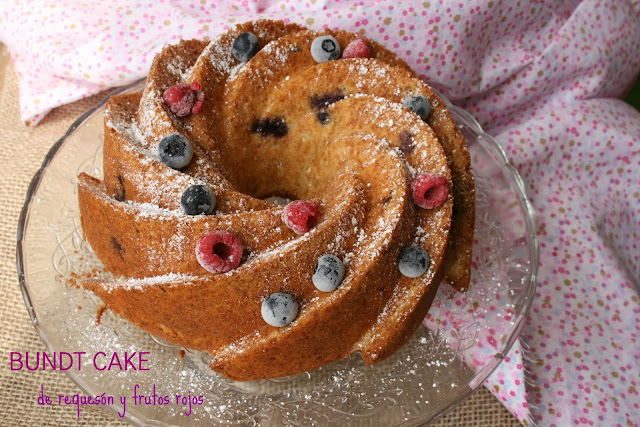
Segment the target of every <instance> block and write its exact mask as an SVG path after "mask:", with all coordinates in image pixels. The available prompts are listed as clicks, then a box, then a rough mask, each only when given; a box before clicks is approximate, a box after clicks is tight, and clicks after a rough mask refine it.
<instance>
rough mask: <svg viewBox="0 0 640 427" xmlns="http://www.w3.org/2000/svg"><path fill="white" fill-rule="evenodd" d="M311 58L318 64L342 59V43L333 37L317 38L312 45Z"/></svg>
mask: <svg viewBox="0 0 640 427" xmlns="http://www.w3.org/2000/svg"><path fill="white" fill-rule="evenodd" d="M311 56H313V59H315V60H316V62H326V61H331V60H333V59H338V58H339V57H340V43H338V40H336V39H335V38H334V37H332V36H320V37H316V38H315V40H314V41H313V43H311Z"/></svg>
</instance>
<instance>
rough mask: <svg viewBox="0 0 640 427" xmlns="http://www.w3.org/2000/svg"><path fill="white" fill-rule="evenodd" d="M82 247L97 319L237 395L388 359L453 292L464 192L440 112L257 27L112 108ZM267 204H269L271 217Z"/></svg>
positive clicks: (467, 196) (160, 69)
mask: <svg viewBox="0 0 640 427" xmlns="http://www.w3.org/2000/svg"><path fill="white" fill-rule="evenodd" d="M78 198H79V205H80V212H81V219H82V227H83V230H84V234H85V236H86V239H87V240H88V241H89V243H90V244H91V246H92V248H93V250H94V251H95V253H96V254H97V256H98V257H99V258H100V260H101V261H102V262H103V264H104V265H105V267H106V269H107V270H109V271H110V272H111V273H113V278H109V279H105V278H102V277H99V276H98V275H95V276H92V277H89V278H85V279H83V280H82V281H81V284H82V286H84V287H85V288H86V289H89V290H91V291H93V292H94V293H95V294H97V295H98V296H99V297H100V298H101V299H102V300H103V302H104V303H105V305H106V307H108V308H109V309H111V310H112V311H113V312H115V313H117V314H119V315H121V316H122V317H124V318H126V319H128V320H130V321H131V322H133V323H134V324H136V325H138V326H139V327H141V328H143V329H145V330H147V331H148V332H150V333H151V334H153V335H155V336H158V337H161V338H163V339H165V340H166V341H168V342H171V343H173V344H176V345H179V346H184V347H187V348H191V349H195V350H202V351H206V352H208V353H210V354H211V355H212V357H213V361H212V363H211V368H212V369H214V370H216V371H218V372H220V373H222V374H223V375H225V376H226V377H228V378H230V379H234V380H253V379H261V378H273V377H280V376H286V375H292V374H295V373H299V372H303V371H306V370H310V369H314V368H318V367H320V366H322V365H325V364H327V363H330V362H332V361H334V360H338V359H342V358H345V357H346V356H348V355H349V354H351V353H353V352H356V351H360V352H361V354H362V357H363V359H364V360H365V361H366V363H367V364H373V363H376V362H378V361H380V360H382V359H384V358H386V357H387V356H389V355H391V354H392V353H393V352H395V351H396V350H397V349H398V348H400V347H401V346H402V345H403V344H404V343H405V342H406V341H407V340H408V339H409V337H410V336H411V335H412V334H413V332H414V331H415V330H416V329H417V328H418V326H419V325H420V323H421V321H422V319H423V318H424V317H425V315H426V313H427V311H428V309H429V306H430V305H431V302H432V300H433V298H434V296H435V293H436V290H437V287H438V284H439V283H440V281H441V280H442V279H443V278H444V280H446V281H448V282H449V283H451V284H452V285H453V286H454V287H455V288H457V289H459V290H464V289H466V287H467V286H468V283H469V269H470V257H471V245H472V240H473V224H474V216H475V211H474V187H473V179H472V176H471V172H470V161H469V154H468V151H467V148H466V145H465V143H464V140H463V138H462V136H461V134H460V132H459V131H458V129H457V128H456V125H455V123H454V121H453V120H452V119H451V116H450V114H449V112H448V111H447V109H446V105H445V104H444V103H443V101H442V100H440V99H439V98H438V97H437V96H436V95H435V94H434V93H433V91H432V90H431V89H430V88H429V87H428V86H427V85H426V84H425V83H424V82H423V81H421V80H420V79H418V78H417V77H416V75H415V73H414V72H413V71H412V70H411V69H410V68H409V67H408V66H407V65H406V63H405V62H404V61H402V60H401V59H399V58H397V57H396V55H395V54H393V53H392V52H390V51H389V50H387V49H385V48H384V47H383V46H381V45H379V44H378V43H376V42H374V41H372V40H369V39H366V38H364V37H362V36H361V35H357V34H352V33H348V32H344V31H329V30H327V31H323V32H314V31H310V30H307V29H304V28H302V27H300V26H298V25H293V24H285V23H283V22H274V21H266V20H261V21H257V22H253V23H245V24H242V25H239V26H238V27H236V28H234V29H232V30H229V31H227V32H226V33H225V34H223V35H221V36H220V37H218V38H216V39H215V40H213V41H211V42H204V41H197V40H191V41H182V42H180V43H179V44H177V45H174V46H169V47H167V48H165V49H164V50H163V51H162V52H161V53H160V54H159V55H158V56H157V57H156V58H155V60H154V62H153V65H152V67H151V70H150V74H149V77H148V78H147V82H146V86H145V89H144V91H143V92H142V93H129V94H121V95H116V96H113V97H111V98H110V100H109V101H108V103H107V107H106V112H105V142H104V178H103V181H100V180H98V179H96V178H93V177H90V176H88V175H86V174H80V176H79V184H78ZM274 201H277V203H274Z"/></svg>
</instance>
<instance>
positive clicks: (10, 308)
mask: <svg viewBox="0 0 640 427" xmlns="http://www.w3.org/2000/svg"><path fill="white" fill-rule="evenodd" d="M103 95H104V94H101V95H95V96H92V97H90V98H87V99H83V100H80V101H77V102H74V103H73V104H69V105H65V106H63V107H59V108H56V109H55V110H53V111H52V112H51V113H50V114H49V115H48V116H47V117H46V118H45V119H44V120H43V121H42V122H41V123H40V124H39V125H38V126H37V127H36V128H35V129H28V128H26V127H25V126H24V125H23V124H22V123H21V121H20V116H19V113H18V82H17V79H16V75H15V72H14V69H13V65H12V64H11V62H10V60H9V56H8V54H7V51H6V49H5V48H4V46H3V45H1V44H0V217H1V220H0V221H1V222H0V224H1V226H0V238H1V239H2V240H1V242H0V275H1V278H2V281H1V286H2V292H1V293H0V295H1V298H2V302H1V303H0V322H1V325H0V349H1V351H2V358H1V362H0V363H1V365H2V369H1V370H0V420H2V421H1V423H2V425H3V426H13V425H16V426H17V425H20V426H24V425H30V426H45V425H47V426H59V425H99V426H116V425H118V426H120V425H126V424H124V423H122V422H121V421H119V420H118V419H116V418H114V416H113V415H112V414H111V413H109V412H107V411H106V410H104V409H103V408H101V407H93V406H91V405H88V406H84V407H83V408H82V413H81V418H80V419H78V418H76V413H75V409H74V407H73V406H64V405H63V406H58V405H55V404H54V405H52V406H48V407H45V406H39V405H38V404H37V402H36V398H37V396H38V393H39V391H40V385H41V384H43V385H44V388H45V389H46V390H48V394H49V395H51V396H55V395H57V394H66V395H71V394H74V393H77V392H78V391H79V389H78V388H77V387H76V386H75V384H73V382H71V380H70V379H69V378H68V377H67V376H66V375H65V374H64V373H61V372H57V371H56V372H53V371H34V372H29V371H14V372H12V371H11V370H10V365H9V360H10V359H9V353H10V352H11V351H20V352H22V353H24V352H27V351H28V352H36V351H44V350H45V348H44V345H43V344H42V342H41V341H40V338H39V337H38V335H37V333H36V331H35V329H34V328H33V326H32V325H31V321H30V319H29V315H28V313H27V310H26V309H25V306H24V302H23V300H22V295H21V293H20V287H19V284H18V276H17V272H16V262H15V258H16V257H15V254H16V230H17V227H18V217H19V215H20V210H21V209H22V205H23V203H24V199H25V195H26V192H27V187H28V186H29V182H30V181H31V178H32V177H33V175H34V173H35V172H36V171H37V169H38V168H39V167H40V164H41V162H42V160H43V159H44V157H45V155H46V154H47V152H48V151H49V149H50V147H51V146H52V145H53V144H54V143H55V142H56V140H57V139H58V138H59V137H60V136H61V135H62V134H64V132H65V131H66V130H67V128H68V127H69V125H71V123H72V122H73V121H74V120H75V119H76V118H77V117H78V116H79V115H80V114H82V113H83V112H84V111H86V110H87V109H88V108H89V107H91V106H92V105H94V104H96V103H97V102H98V101H99V100H100V99H101V98H102V96H103ZM435 425H436V426H439V427H442V426H453V425H455V426H459V425H462V426H516V425H519V423H518V421H517V420H516V418H515V417H513V416H512V415H511V414H510V413H509V412H508V411H507V410H506V409H505V408H504V407H503V406H502V405H501V404H500V402H498V401H497V400H496V399H495V398H494V397H493V395H491V393H489V391H487V390H486V389H485V388H484V387H480V389H479V390H478V391H477V392H476V393H474V394H473V395H472V396H471V397H470V398H469V399H467V401H466V402H464V403H463V404H462V405H460V406H459V407H458V408H456V409H455V410H454V411H453V412H451V413H450V414H448V415H447V416H446V417H444V418H442V419H441V420H439V421H438V422H437V423H436V424H435Z"/></svg>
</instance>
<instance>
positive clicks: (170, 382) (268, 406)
mask: <svg viewBox="0 0 640 427" xmlns="http://www.w3.org/2000/svg"><path fill="white" fill-rule="evenodd" d="M140 87H141V83H140V82H138V83H137V84H135V85H132V86H130V87H127V88H122V89H120V90H117V91H116V92H114V93H120V92H124V91H132V90H137V89H139V88H140ZM443 99H444V97H443ZM105 102H106V100H103V101H102V102H100V103H99V104H98V105H96V106H95V107H93V108H92V109H91V110H89V111H87V112H86V113H85V114H83V115H82V116H81V117H80V118H79V119H78V120H77V121H76V122H75V123H74V124H73V125H72V126H71V128H70V129H69V130H68V131H67V133H66V134H65V135H64V136H63V137H62V138H61V139H60V140H59V141H58V142H57V143H56V144H55V145H54V146H53V148H52V149H51V151H50V152H49V154H48V155H47V157H46V159H45V160H44V162H43V164H42V167H41V169H40V170H39V171H38V172H37V173H36V175H35V177H34V178H33V181H32V183H31V186H30V187H29V191H28V195H27V199H26V203H25V205H24V208H23V210H22V215H21V217H20V223H19V227H18V246H17V263H18V274H19V279H20V286H21V289H22V293H23V296H24V301H25V304H26V307H27V310H28V311H29V314H30V316H31V319H32V322H33V325H34V326H35V328H36V330H37V331H38V333H39V335H40V337H41V339H42V341H43V342H44V343H45V345H46V347H47V351H48V352H49V353H52V352H54V351H56V352H68V353H73V352H85V353H86V357H84V358H83V359H82V365H81V369H80V370H78V369H70V370H68V371H66V372H67V374H68V375H69V376H70V377H71V379H72V380H73V381H74V382H75V383H76V384H77V385H78V386H79V387H80V388H81V389H82V390H83V391H84V392H85V393H86V394H87V395H91V396H101V395H102V394H103V393H104V395H105V396H113V397H114V404H113V405H110V406H109V407H110V408H111V409H112V410H113V411H114V412H117V413H119V414H122V413H123V407H122V405H121V404H120V399H119V398H120V397H121V396H125V397H126V398H127V400H126V411H124V414H125V416H124V418H126V419H127V420H128V421H130V422H132V423H134V424H138V425H160V426H168V425H211V424H213V425H216V424H219V425H257V424H259V425H310V424H314V425H371V426H377V425H403V426H408V425H418V424H424V423H429V422H431V421H433V420H435V419H436V418H438V417H439V416H441V415H443V414H444V413H446V412H447V411H449V410H450V409H451V408H453V407H454V406H455V405H457V404H459V403H460V402H462V401H463V400H464V399H465V398H466V397H468V396H469V395H470V394H471V393H472V392H473V391H474V390H475V389H476V388H478V387H479V386H480V385H481V384H482V383H483V381H484V380H485V379H486V378H487V377H488V376H489V374H490V373H491V372H492V371H493V370H494V369H495V368H496V366H498V364H499V363H500V362H501V361H502V359H503V358H504V357H505V355H506V354H507V352H508V351H509V349H510V347H511V345H512V344H513V342H514V341H515V340H516V338H517V337H518V334H519V332H520V330H521V328H522V325H523V323H524V318H525V316H526V315H527V313H528V311H529V308H530V306H531V302H532V299H533V297H534V294H535V287H536V284H535V283H536V281H535V279H536V271H537V267H538V243H537V240H536V236H535V226H534V219H533V213H532V212H533V211H532V208H531V206H530V204H529V202H528V201H527V198H526V196H525V192H524V187H523V183H522V181H521V179H520V177H519V176H518V174H517V172H516V171H515V170H514V168H513V167H512V166H511V165H510V164H509V162H508V160H507V158H506V155H505V153H504V152H503V150H502V149H501V148H500V146H499V145H498V144H497V143H496V141H495V140H494V139H493V138H491V137H490V136H489V135H487V134H485V133H484V132H483V131H482V129H481V128H480V126H479V125H478V123H477V122H476V121H475V120H474V119H473V117H471V116H470V115H469V114H468V113H467V112H465V111H464V110H462V109H460V108H457V107H454V106H450V108H451V113H452V115H453V117H454V119H455V120H456V121H457V123H458V124H459V127H460V129H461V130H462V133H463V135H464V137H465V138H466V140H467V142H468V144H469V150H470V153H471V158H472V168H473V173H474V176H475V180H476V191H477V196H476V207H477V216H476V232H475V246H474V249H473V271H472V283H471V286H470V289H469V291H468V292H467V293H466V294H464V295H462V294H458V293H456V292H453V291H452V290H451V288H450V287H449V286H448V285H442V286H441V287H440V290H439V291H438V295H437V296H436V300H435V302H434V304H433V306H432V308H431V310H430V312H429V316H428V318H427V320H426V321H425V322H424V325H423V326H421V327H420V328H419V329H418V331H417V333H416V334H415V336H414V337H413V338H412V339H411V340H410V341H409V342H408V343H407V344H406V345H405V346H404V347H403V348H402V349H401V350H400V351H398V352H397V353H396V354H394V355H393V356H392V357H390V358H388V359H386V360H384V361H383V362H381V363H379V364H377V365H375V366H373V367H367V366H365V365H364V363H363V362H362V360H361V358H360V357H359V355H357V354H356V355H353V356H351V357H349V358H347V359H346V360H343V361H339V362H334V363H332V364H330V365H328V366H325V367H323V368H321V369H318V370H316V371H313V372H308V373H304V374H300V375H297V376H294V377H288V378H282V379H277V380H264V381H254V382H247V383H236V382H232V381H228V380H226V379H225V378H223V377H222V376H220V375H218V374H216V373H215V372H213V371H211V370H210V369H209V368H208V366H207V360H208V356H207V355H206V354H203V353H200V352H195V351H191V350H188V349H181V348H178V347H175V346H172V345H169V344H167V343H165V342H162V341H161V340H158V339H155V338H154V337H152V336H150V335H149V334H148V333H146V332H144V331H142V330H140V329H138V328H137V327H135V326H133V325H132V324H130V323H129V322H127V321H126V320H124V319H122V318H120V317H117V316H114V315H113V314H112V313H111V312H109V311H107V312H106V313H105V314H104V315H103V316H102V319H101V322H100V324H99V325H98V324H96V312H97V310H98V308H99V307H100V301H99V300H98V299H97V298H96V297H95V296H94V295H93V294H91V293H89V292H85V291H82V290H79V289H76V288H74V287H71V286H69V284H68V280H69V279H70V278H71V277H72V276H73V275H74V274H81V273H83V272H87V271H91V270H92V269H94V268H100V267H101V263H100V261H99V260H98V259H97V258H96V256H95V254H94V253H93V251H92V250H91V248H90V246H89V245H88V243H87V242H85V241H84V240H83V235H82V229H81V226H80V218H79V209H78V203H77V189H76V184H77V178H76V177H77V175H78V173H79V172H81V171H84V172H87V173H89V174H91V175H93V176H101V168H102V144H103V137H104V135H103V112H104V104H105ZM425 325H428V326H425ZM487 338H490V339H489V340H487ZM487 341H490V342H492V343H493V344H494V345H493V346H487V345H486V343H487ZM99 352H104V353H105V354H107V355H109V356H107V357H110V356H111V354H113V353H114V352H117V353H118V354H119V355H120V356H122V355H124V353H125V352H127V353H128V354H131V352H149V355H148V356H146V358H147V359H148V360H149V362H148V363H147V365H146V366H147V367H148V369H149V370H146V371H141V370H135V371H133V370H131V369H128V370H126V371H121V370H119V369H117V368H116V369H112V370H104V371H99V370H96V369H95V368H94V366H93V356H94V355H96V354H98V353H99ZM101 360H102V361H104V360H105V359H104V358H103V359H101ZM136 385H138V387H137V388H136V387H135V386H136ZM134 388H135V389H136V390H137V393H138V394H145V395H147V396H150V395H152V394H153V392H154V388H155V393H156V395H158V396H169V398H170V402H169V403H168V404H158V403H159V402H158V401H157V400H156V402H155V404H154V403H153V402H152V403H150V404H142V405H134V404H133V403H134V402H133V400H132V396H133V393H134ZM80 394H82V393H80ZM176 395H180V396H185V397H188V396H191V397H199V396H202V404H201V405H199V404H192V405H191V408H189V404H188V403H186V402H187V400H183V399H182V398H179V400H178V402H176V397H175V396H176ZM196 400H197V399H196ZM191 401H193V400H191ZM183 403H184V404H183ZM107 406H108V405H107ZM80 413H81V415H80V416H82V407H81V408H80Z"/></svg>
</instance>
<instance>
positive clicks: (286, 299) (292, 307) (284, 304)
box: [260, 292, 298, 327]
mask: <svg viewBox="0 0 640 427" xmlns="http://www.w3.org/2000/svg"><path fill="white" fill-rule="evenodd" d="M260 311H261V313H262V318H263V319H264V321H265V322H267V323H268V324H270V325H271V326H277V327H282V326H286V325H288V324H289V323H291V322H293V320H294V319H295V318H296V316H297V315H298V302H297V301H296V300H295V298H293V297H292V296H291V295H289V294H285V293H284V292H276V293H275V294H271V295H269V296H268V297H266V298H265V299H264V301H262V309H261V310H260Z"/></svg>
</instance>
